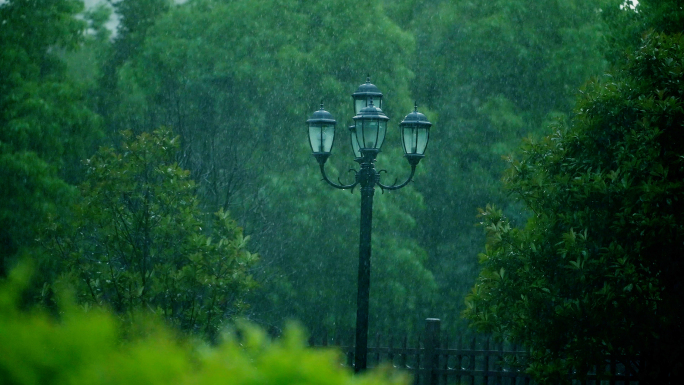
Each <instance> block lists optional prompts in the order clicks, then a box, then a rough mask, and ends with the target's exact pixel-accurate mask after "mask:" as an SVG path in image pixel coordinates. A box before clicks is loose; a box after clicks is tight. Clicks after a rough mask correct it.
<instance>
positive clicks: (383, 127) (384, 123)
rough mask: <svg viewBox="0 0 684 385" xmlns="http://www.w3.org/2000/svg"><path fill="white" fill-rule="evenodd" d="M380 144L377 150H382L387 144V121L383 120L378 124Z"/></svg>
mask: <svg viewBox="0 0 684 385" xmlns="http://www.w3.org/2000/svg"><path fill="white" fill-rule="evenodd" d="M378 128H379V130H378V144H377V146H375V148H377V149H380V147H382V144H383V143H384V142H385V135H386V134H387V121H386V120H381V121H379V122H378Z"/></svg>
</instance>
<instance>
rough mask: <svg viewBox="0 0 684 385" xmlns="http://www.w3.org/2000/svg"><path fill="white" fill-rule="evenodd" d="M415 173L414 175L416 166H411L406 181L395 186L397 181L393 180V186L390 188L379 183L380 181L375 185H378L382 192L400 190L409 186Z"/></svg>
mask: <svg viewBox="0 0 684 385" xmlns="http://www.w3.org/2000/svg"><path fill="white" fill-rule="evenodd" d="M415 173H416V165H415V164H411V174H410V175H409V177H408V179H406V181H405V182H404V183H401V184H397V181H396V180H395V181H394V184H392V185H391V186H386V185H384V184H382V183H380V181H379V180H378V181H377V184H378V186H380V188H381V189H382V191H383V192H384V191H385V190H399V189H400V188H402V187H404V186H406V185H407V184H409V183H410V182H411V181H412V180H413V175H414V174H415Z"/></svg>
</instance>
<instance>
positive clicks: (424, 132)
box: [416, 127, 430, 155]
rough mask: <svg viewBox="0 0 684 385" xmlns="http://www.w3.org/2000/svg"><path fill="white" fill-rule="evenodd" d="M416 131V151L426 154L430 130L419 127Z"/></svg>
mask: <svg viewBox="0 0 684 385" xmlns="http://www.w3.org/2000/svg"><path fill="white" fill-rule="evenodd" d="M416 131H417V135H416V153H417V154H420V155H424V154H425V148H426V147H427V144H428V137H429V135H430V131H429V130H428V129H427V128H425V127H421V128H418V129H417V130H416Z"/></svg>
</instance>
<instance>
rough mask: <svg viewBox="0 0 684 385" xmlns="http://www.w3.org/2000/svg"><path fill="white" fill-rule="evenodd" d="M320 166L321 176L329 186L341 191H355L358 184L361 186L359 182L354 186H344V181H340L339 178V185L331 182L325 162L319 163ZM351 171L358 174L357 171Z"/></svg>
mask: <svg viewBox="0 0 684 385" xmlns="http://www.w3.org/2000/svg"><path fill="white" fill-rule="evenodd" d="M318 165H319V166H320V168H321V175H323V180H324V181H326V182H328V184H329V185H331V186H333V187H335V188H337V189H340V190H347V189H353V188H354V187H356V185H357V184H359V181H358V180H357V181H356V182H354V183H352V184H343V183H342V181H340V178H337V181H338V182H339V184H337V183H335V182H333V181H331V180H330V179H328V176H327V175H326V174H325V162H319V163H318ZM349 171H354V172H356V170H353V169H350V170H349Z"/></svg>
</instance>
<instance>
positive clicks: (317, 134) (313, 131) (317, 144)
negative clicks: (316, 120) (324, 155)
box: [309, 124, 322, 152]
mask: <svg viewBox="0 0 684 385" xmlns="http://www.w3.org/2000/svg"><path fill="white" fill-rule="evenodd" d="M309 142H310V143H311V151H312V152H321V143H322V140H321V126H319V125H317V124H316V125H314V124H311V125H309Z"/></svg>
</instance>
